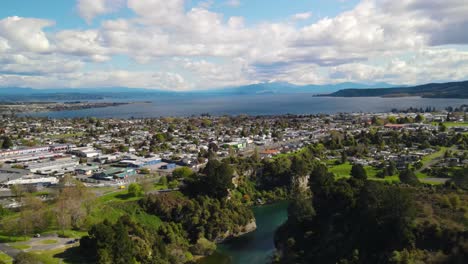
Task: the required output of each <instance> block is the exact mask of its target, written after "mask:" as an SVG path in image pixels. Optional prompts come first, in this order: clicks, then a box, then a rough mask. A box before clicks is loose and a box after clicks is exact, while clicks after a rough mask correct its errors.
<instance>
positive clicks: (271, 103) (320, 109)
mask: <svg viewBox="0 0 468 264" xmlns="http://www.w3.org/2000/svg"><path fill="white" fill-rule="evenodd" d="M142 100H145V101H149V103H134V104H129V105H121V106H117V107H106V108H95V109H82V110H73V111H60V112H44V113H27V114H23V115H31V116H36V117H50V118H73V117H99V118H131V117H136V118H147V117H161V116H192V115H201V114H204V113H209V114H211V115H216V116H221V115H240V114H246V115H281V114H318V113H324V114H333V113H340V112H366V113H370V112H373V113H381V112H389V111H391V110H392V109H393V108H397V109H406V108H409V107H418V108H421V107H422V108H426V107H428V106H430V107H435V108H437V109H444V108H445V107H447V106H453V107H455V106H460V105H462V104H468V100H466V99H433V98H420V97H403V98H380V97H359V98H342V97H314V96H313V94H269V95H236V96H201V95H197V96H190V95H180V96H158V97H156V96H151V97H147V98H141V97H134V98H132V97H129V98H126V99H118V100H116V99H112V98H110V99H107V100H105V101H108V102H110V101H120V102H122V101H142Z"/></svg>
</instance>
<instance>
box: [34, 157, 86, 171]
mask: <svg viewBox="0 0 468 264" xmlns="http://www.w3.org/2000/svg"><path fill="white" fill-rule="evenodd" d="M77 165H78V161H77V160H75V159H71V158H67V159H58V160H49V161H46V162H37V163H31V164H28V165H27V169H29V171H31V172H32V173H37V174H50V173H54V172H73V171H75V167H76V166H77Z"/></svg>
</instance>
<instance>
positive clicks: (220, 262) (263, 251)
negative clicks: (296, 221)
mask: <svg viewBox="0 0 468 264" xmlns="http://www.w3.org/2000/svg"><path fill="white" fill-rule="evenodd" d="M287 209H288V202H279V203H275V204H272V205H264V206H258V207H254V208H253V211H254V214H255V219H256V220H257V230H255V231H254V232H252V233H249V234H246V235H244V236H242V237H239V238H236V239H232V240H229V241H227V242H225V243H222V244H220V245H218V249H217V250H216V253H215V254H213V255H212V256H209V257H207V258H205V259H203V260H202V261H201V262H200V264H266V263H269V260H270V257H271V256H272V255H273V253H274V251H275V245H274V243H273V238H274V235H275V230H276V229H277V228H278V227H279V226H280V225H281V224H283V223H284V222H285V221H286V219H287V218H288V212H287Z"/></svg>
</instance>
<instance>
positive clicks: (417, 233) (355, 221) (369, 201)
mask: <svg viewBox="0 0 468 264" xmlns="http://www.w3.org/2000/svg"><path fill="white" fill-rule="evenodd" d="M402 174H404V173H401V174H400V177H404V176H402ZM457 178H459V179H464V181H466V178H468V170H467V169H465V170H464V171H461V172H460V173H459V174H458V177H457ZM416 180H417V179H416ZM463 188H465V189H466V186H460V185H458V183H457V182H451V183H448V184H446V185H445V186H439V187H434V186H430V185H423V184H418V183H416V184H413V185H409V184H400V185H394V184H389V183H385V182H376V181H369V180H366V177H365V175H364V177H362V176H359V174H356V175H353V177H351V178H349V179H340V180H335V178H334V176H333V174H331V173H329V172H328V171H327V168H326V167H325V166H323V165H318V166H316V167H315V168H314V169H313V170H312V172H311V178H310V184H309V189H308V191H307V192H304V193H302V194H300V195H297V196H296V197H295V199H294V200H293V202H292V204H291V206H290V208H289V213H288V221H287V222H286V223H285V224H284V225H283V226H282V227H281V228H280V229H279V230H278V231H277V233H276V238H275V240H276V241H275V242H276V246H277V248H278V249H279V252H278V255H277V256H276V259H275V262H276V263H466V262H467V260H468V233H467V231H466V230H467V226H468V213H467V212H468V203H467V201H468V194H467V193H466V191H465V190H464V189H463Z"/></svg>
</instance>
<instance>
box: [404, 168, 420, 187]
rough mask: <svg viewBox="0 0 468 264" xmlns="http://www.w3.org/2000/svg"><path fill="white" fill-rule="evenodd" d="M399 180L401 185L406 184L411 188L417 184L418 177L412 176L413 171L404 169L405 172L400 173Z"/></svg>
mask: <svg viewBox="0 0 468 264" xmlns="http://www.w3.org/2000/svg"><path fill="white" fill-rule="evenodd" d="M399 178H400V181H401V182H402V183H406V184H409V185H413V186H414V185H418V184H419V179H418V177H416V174H414V171H413V170H412V169H410V168H406V169H405V170H403V171H402V172H400V175H399Z"/></svg>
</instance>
